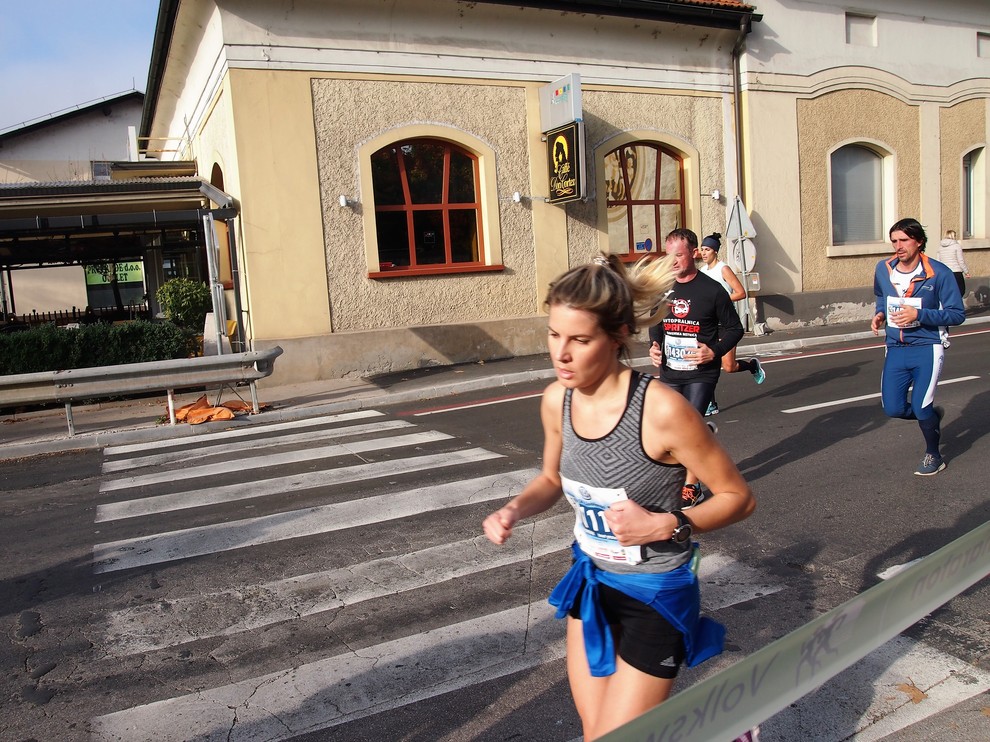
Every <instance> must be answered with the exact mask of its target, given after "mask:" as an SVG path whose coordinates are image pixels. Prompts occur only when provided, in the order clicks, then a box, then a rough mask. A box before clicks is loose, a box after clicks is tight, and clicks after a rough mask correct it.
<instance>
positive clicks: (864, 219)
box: [829, 144, 890, 245]
mask: <svg viewBox="0 0 990 742" xmlns="http://www.w3.org/2000/svg"><path fill="white" fill-rule="evenodd" d="M887 159H889V158H887V157H885V156H884V155H883V154H881V153H879V152H877V151H876V150H875V149H874V148H872V147H867V146H865V145H863V144H848V145H845V146H843V147H840V148H839V149H837V150H835V151H834V152H833V153H832V155H831V158H830V178H831V189H830V192H829V195H830V199H831V208H832V244H833V245H848V244H855V243H865V242H877V241H881V242H882V241H884V240H885V238H886V235H885V233H884V226H883V225H884V224H885V223H886V222H887V221H890V220H889V219H885V218H884V214H885V211H886V209H885V200H886V198H885V194H886V193H887V191H888V190H889V185H890V184H889V183H887V182H886V181H887V180H888V172H887V171H888V169H889V167H888V165H887V163H886V162H885V160H887Z"/></svg>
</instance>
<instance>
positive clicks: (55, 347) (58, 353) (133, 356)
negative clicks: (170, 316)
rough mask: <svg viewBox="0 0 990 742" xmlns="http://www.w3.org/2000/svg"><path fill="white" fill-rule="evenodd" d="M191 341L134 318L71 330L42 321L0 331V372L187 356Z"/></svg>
mask: <svg viewBox="0 0 990 742" xmlns="http://www.w3.org/2000/svg"><path fill="white" fill-rule="evenodd" d="M194 343H195V335H194V333H192V332H190V331H188V330H184V329H182V328H181V327H178V326H177V325H174V324H172V323H171V322H145V321H143V320H138V321H136V322H128V323H125V324H120V325H107V324H94V325H83V326H82V327H80V328H79V329H77V330H66V329H62V328H60V327H56V326H55V325H52V324H47V325H41V326H40V327H34V328H32V329H30V330H25V331H24V332H15V333H11V334H9V335H8V334H0V374H30V373H36V372H39V371H64V370H65V369H69V368H91V367H93V366H116V365H119V364H123V363H142V362H144V361H166V360H169V359H172V358H187V357H188V356H189V355H190V354H191V351H192V349H193V348H194V347H195V346H194Z"/></svg>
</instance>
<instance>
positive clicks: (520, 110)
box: [312, 78, 537, 332]
mask: <svg viewBox="0 0 990 742" xmlns="http://www.w3.org/2000/svg"><path fill="white" fill-rule="evenodd" d="M312 88H313V117H314V119H315V126H316V142H317V160H318V166H319V192H320V199H321V204H322V213H323V230H324V235H325V242H326V246H325V248H326V266H327V281H328V285H329V290H330V307H331V309H330V311H331V323H332V329H333V331H334V332H340V331H348V330H361V329H374V328H382V327H391V326H397V327H402V326H407V325H426V324H440V323H446V322H466V321H475V320H487V319H498V318H502V317H511V316H518V315H523V314H527V313H535V312H536V311H537V307H536V304H535V302H534V290H533V286H534V283H535V280H536V279H535V264H534V258H533V232H532V220H531V218H530V216H529V211H528V210H527V208H526V207H525V206H523V205H521V204H516V203H513V202H512V201H511V198H510V196H511V194H512V193H513V192H514V191H520V192H521V193H529V192H530V190H529V161H528V153H527V150H526V142H527V118H526V94H525V89H524V88H523V87H522V86H519V85H515V86H508V85H468V84H458V83H444V82H429V81H426V82H418V81H410V82H405V81H402V82H400V81H376V80H342V79H327V78H324V79H319V78H317V79H314V80H313V83H312ZM412 112H415V116H413V115H411V114H412ZM423 123H427V124H432V125H436V126H437V127H451V128H453V129H456V130H460V131H463V132H466V133H467V134H469V135H470V136H471V137H475V138H477V139H480V140H481V141H482V142H484V143H485V144H486V145H487V146H488V147H490V148H491V149H493V150H494V152H495V157H496V167H497V173H496V177H497V191H498V194H499V201H498V203H499V207H500V211H499V213H486V215H485V216H486V218H488V219H497V220H499V225H500V231H501V244H502V264H503V265H505V268H506V270H505V271H504V272H500V273H478V274H452V275H442V276H421V277H405V278H403V277H396V278H386V279H372V278H368V270H367V264H366V261H365V251H364V240H365V239H366V235H365V234H364V230H363V221H362V218H361V214H360V209H362V208H364V207H365V204H366V203H369V204H370V202H371V201H370V197H369V194H365V193H359V192H358V187H359V183H360V176H361V173H360V170H359V166H360V162H359V158H358V149H359V147H360V146H361V144H362V143H363V142H364V141H367V140H369V139H373V138H375V137H377V136H379V135H381V134H383V133H385V132H388V131H389V130H391V129H396V130H398V129H400V128H401V127H403V126H408V125H411V124H423ZM341 195H345V196H347V197H348V198H353V197H357V199H358V201H359V203H358V205H357V206H356V208H354V209H349V208H341V207H340V205H339V204H338V198H339V196H341Z"/></svg>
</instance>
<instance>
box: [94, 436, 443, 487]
mask: <svg viewBox="0 0 990 742" xmlns="http://www.w3.org/2000/svg"><path fill="white" fill-rule="evenodd" d="M451 438H453V436H450V435H447V434H446V433H439V432H436V431H432V430H428V431H424V432H422V433H410V434H409V435H398V436H392V437H389V438H373V439H371V440H367V441H354V442H352V443H337V444H335V445H332V446H320V447H318V448H307V449H306V450H304V451H286V452H284V453H274V454H268V455H267V456H258V457H254V458H250V459H238V460H236V461H221V462H219V463H215V464H204V465H201V466H190V467H184V468H181V469H179V468H171V469H168V470H167V471H160V472H155V473H154V474H142V475H140V476H133V477H124V478H122V479H110V480H107V481H105V482H103V484H101V485H100V492H113V491H114V490H122V489H129V488H131V487H143V486H145V485H149V484H162V483H168V484H174V483H175V482H178V481H180V480H182V479H196V478H200V477H212V476H217V475H221V474H232V473H237V472H244V471H249V470H253V469H266V468H268V467H270V466H286V465H288V464H300V463H303V462H305V461H315V460H317V459H328V458H332V457H334V456H347V455H349V454H359V453H365V452H367V451H381V450H382V449H386V448H400V447H402V446H416V445H419V444H420V443H433V442H435V441H444V440H450V439H451Z"/></svg>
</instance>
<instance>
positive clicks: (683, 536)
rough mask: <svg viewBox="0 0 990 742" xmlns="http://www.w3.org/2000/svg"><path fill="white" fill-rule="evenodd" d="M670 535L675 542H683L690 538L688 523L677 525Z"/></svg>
mask: <svg viewBox="0 0 990 742" xmlns="http://www.w3.org/2000/svg"><path fill="white" fill-rule="evenodd" d="M672 535H673V538H674V541H675V542H676V543H678V544H683V543H684V542H685V541H687V540H688V539H689V538H691V526H690V524H688V523H685V524H684V525H683V526H678V527H677V528H675V529H674V533H673V534H672Z"/></svg>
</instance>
